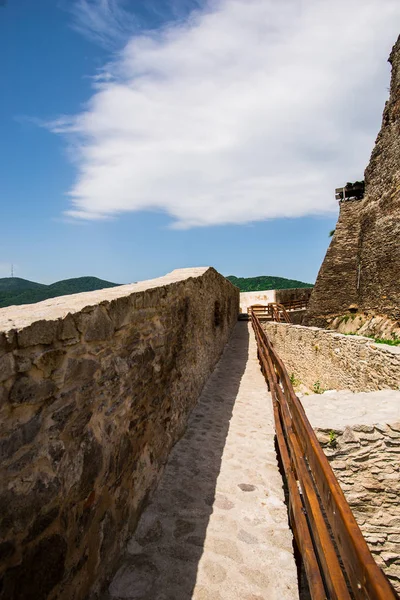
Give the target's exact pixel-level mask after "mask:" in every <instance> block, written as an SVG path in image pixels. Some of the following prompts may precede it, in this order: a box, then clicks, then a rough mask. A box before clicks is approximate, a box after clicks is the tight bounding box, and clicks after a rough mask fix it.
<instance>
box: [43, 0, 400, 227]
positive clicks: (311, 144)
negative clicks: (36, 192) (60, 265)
mask: <svg viewBox="0 0 400 600" xmlns="http://www.w3.org/2000/svg"><path fill="white" fill-rule="evenodd" d="M115 2H116V0H101V1H100V0H99V1H98V2H97V3H96V4H97V5H98V7H100V12H99V13H97V16H96V17H95V16H94V15H93V14H92V13H91V12H90V11H89V7H91V8H93V6H94V4H95V2H94V0H93V1H89V0H79V2H78V3H77V5H76V10H80V11H83V12H82V14H84V15H86V17H85V18H86V22H93V23H95V24H96V28H95V29H96V31H97V32H98V33H97V34H96V35H100V36H101V39H103V40H107V39H108V36H111V37H114V36H115V34H116V33H117V34H118V32H120V31H123V30H124V29H123V25H124V23H123V22H127V23H128V24H129V26H130V24H131V23H134V20H135V17H133V16H132V15H127V14H125V10H126V9H125V8H121V5H117V4H116V3H115ZM110 7H112V14H113V16H111V17H110V19H108V18H107V19H106V18H105V15H108V14H109V13H108V11H109V9H110ZM88 11H89V12H88ZM102 15H103V16H102ZM103 17H104V18H103ZM399 22H400V3H399V2H398V0H363V2H360V0H336V1H335V2H325V1H323V0H285V1H282V2H279V3H278V2H276V0H215V1H214V2H212V3H209V4H208V5H207V10H204V11H203V12H201V11H197V12H196V13H194V14H193V15H192V16H191V18H189V19H187V20H185V21H182V20H180V21H179V22H178V23H172V24H170V25H169V26H165V27H163V28H161V29H159V30H156V31H154V30H153V31H152V32H151V33H142V34H139V33H136V34H135V33H133V34H132V32H131V33H130V34H129V35H130V37H129V41H127V43H126V45H125V46H124V48H123V49H122V50H121V51H120V52H119V53H118V54H117V55H116V58H114V60H113V62H112V63H111V64H109V65H107V73H108V75H107V78H103V80H102V81H101V82H100V83H99V82H96V87H95V88H94V91H93V96H92V98H91V99H90V101H89V103H88V105H87V108H86V110H85V111H83V112H82V113H80V114H78V115H75V116H74V117H73V119H72V121H71V120H68V119H67V120H65V118H63V119H62V120H61V122H59V123H56V124H55V126H54V128H53V129H54V131H56V132H58V133H61V134H63V135H65V134H66V135H68V136H71V135H72V136H73V139H74V142H73V143H74V148H75V152H74V153H75V156H76V157H77V160H78V165H79V169H78V174H77V179H76V182H75V185H74V186H73V188H72V189H71V190H70V191H69V194H70V197H71V202H72V205H73V206H72V208H71V210H70V211H68V214H69V215H70V216H73V217H75V218H76V217H78V218H79V217H83V218H100V217H106V216H110V215H118V214H119V213H123V212H125V211H139V210H160V211H165V212H166V213H168V214H169V215H170V216H171V217H172V220H173V223H174V226H176V227H192V226H203V225H215V224H225V223H245V222H251V221H257V220H262V219H268V218H276V217H296V216H302V215H307V214H317V213H323V212H327V211H328V212H329V211H331V210H333V209H334V207H335V202H334V199H333V190H334V187H335V186H337V185H340V184H341V183H343V182H346V181H347V180H351V179H353V178H360V177H362V173H363V169H364V167H365V165H366V162H367V160H368V158H369V154H370V152H371V149H372V145H373V140H374V138H375V136H376V133H377V130H378V128H379V123H380V115H381V112H382V108H383V103H384V100H385V98H386V97H387V89H386V88H387V85H388V80H389V69H388V66H387V64H386V59H387V56H388V53H389V50H390V48H391V46H392V44H393V43H394V41H395V39H396V37H397V35H398V24H399ZM70 139H71V138H70Z"/></svg>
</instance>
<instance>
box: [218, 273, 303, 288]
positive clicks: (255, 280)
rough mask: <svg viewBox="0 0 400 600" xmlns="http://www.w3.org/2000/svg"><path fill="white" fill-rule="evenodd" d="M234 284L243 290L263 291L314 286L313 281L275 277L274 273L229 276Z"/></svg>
mask: <svg viewBox="0 0 400 600" xmlns="http://www.w3.org/2000/svg"><path fill="white" fill-rule="evenodd" d="M227 279H229V281H230V282H231V283H233V285H236V287H238V288H239V289H240V291H241V292H262V291H264V290H287V289H292V288H309V287H313V284H312V283H304V281H297V280H296V279H286V278H285V277H274V276H273V275H260V276H259V277H235V275H229V276H228V277H227Z"/></svg>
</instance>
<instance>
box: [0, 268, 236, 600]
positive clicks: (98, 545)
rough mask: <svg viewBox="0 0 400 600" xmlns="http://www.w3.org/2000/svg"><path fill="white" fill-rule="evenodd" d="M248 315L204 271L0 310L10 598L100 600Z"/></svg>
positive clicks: (2, 486) (1, 493) (2, 498)
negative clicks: (192, 414) (214, 371)
mask: <svg viewBox="0 0 400 600" xmlns="http://www.w3.org/2000/svg"><path fill="white" fill-rule="evenodd" d="M238 308H239V290H238V289H237V288H236V287H234V286H233V285H232V284H231V283H230V282H229V281H227V280H226V279H225V278H224V277H222V276H221V275H219V274H218V273H217V272H216V271H215V270H214V269H212V268H204V269H182V270H178V271H173V272H172V273H170V274H169V275H167V276H166V277H163V278H160V279H156V280H152V281H147V282H141V283H138V284H133V285H127V286H120V287H116V288H110V289H107V290H101V291H97V292H89V293H83V294H76V295H72V296H64V297H61V298H54V299H52V300H46V301H44V302H40V303H38V304H35V305H30V306H29V310H26V307H23V306H18V307H8V308H5V309H1V310H0V413H1V420H0V456H1V467H0V468H1V474H0V518H1V524H0V531H1V537H2V539H1V540H0V557H1V560H0V564H1V572H0V579H1V580H2V584H1V587H0V590H1V591H0V598H2V599H4V600H5V599H9V598H13V599H14V600H28V599H33V598H34V599H35V600H42V599H45V598H49V600H51V599H54V598H60V599H65V600H72V599H74V600H80V599H83V598H87V597H92V598H97V597H98V594H99V593H100V585H101V583H102V582H104V581H105V580H106V578H107V577H108V575H109V573H110V572H111V571H112V569H113V566H114V561H115V558H116V557H117V556H118V555H119V554H120V552H121V551H122V549H123V548H124V545H125V543H126V541H127V539H128V538H129V536H130V535H131V534H132V532H133V530H134V529H135V526H136V523H137V521H138V517H139V515H140V513H141V511H142V508H143V507H144V505H145V503H146V499H147V498H148V496H149V493H150V492H151V490H152V489H153V488H154V486H155V484H156V483H157V481H158V479H159V477H160V474H161V472H162V469H163V466H164V464H165V461H166V459H167V457H168V454H169V451H170V449H171V447H172V446H173V444H174V443H175V442H176V441H177V439H178V438H179V437H180V436H181V435H182V433H183V431H184V430H185V426H186V421H187V418H188V415H189V413H190V410H191V409H192V408H193V407H194V405H195V404H196V401H197V399H198V397H199V395H200V392H201V390H202V388H203V386H204V384H205V382H206V380H207V378H208V376H209V375H210V373H211V371H212V369H213V368H214V366H215V364H216V362H217V361H218V359H219V357H220V355H221V353H222V350H223V348H224V345H225V343H226V342H227V340H228V338H229V335H230V332H231V330H232V328H233V326H234V324H235V322H236V320H237V314H238ZM94 583H95V585H94Z"/></svg>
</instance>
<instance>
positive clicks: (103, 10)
mask: <svg viewBox="0 0 400 600" xmlns="http://www.w3.org/2000/svg"><path fill="white" fill-rule="evenodd" d="M69 10H70V12H71V14H72V17H73V20H72V26H73V27H74V29H76V31H78V32H79V33H82V34H83V35H85V36H86V37H88V38H89V39H91V40H92V41H94V42H97V43H100V44H101V45H102V46H105V47H107V48H115V47H118V46H119V45H120V44H121V43H123V42H124V41H126V40H127V39H128V38H129V35H131V34H132V32H134V31H135V30H137V28H138V22H137V19H136V18H135V16H134V14H133V13H131V12H129V11H127V10H125V8H124V7H123V5H122V4H121V2H120V0H75V1H74V2H71V3H69Z"/></svg>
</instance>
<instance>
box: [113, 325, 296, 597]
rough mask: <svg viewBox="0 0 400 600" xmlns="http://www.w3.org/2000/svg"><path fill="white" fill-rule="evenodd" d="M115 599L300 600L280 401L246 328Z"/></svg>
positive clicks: (173, 461) (198, 411)
mask: <svg viewBox="0 0 400 600" xmlns="http://www.w3.org/2000/svg"><path fill="white" fill-rule="evenodd" d="M106 598H108V599H110V600H111V599H112V600H117V599H118V600H122V599H130V600H192V599H193V600H236V599H237V600H292V599H293V600H294V599H297V598H298V591H297V574H296V567H295V562H294V558H293V551H292V535H291V532H290V530H289V528H288V524H287V509H286V505H285V504H284V496H283V489H282V479H281V476H280V473H279V471H278V465H277V459H276V453H275V447H274V425H273V413H272V406H271V399H270V396H269V393H268V390H267V387H266V384H265V381H264V379H263V376H262V374H261V371H260V368H259V363H258V360H257V350H256V343H255V339H254V335H253V332H252V330H251V327H250V326H249V324H248V323H246V322H239V323H238V324H237V326H236V328H235V331H234V332H233V335H232V337H231V339H230V342H229V344H228V345H227V347H226V349H225V352H224V355H223V357H222V358H221V360H220V362H219V364H218V366H217V368H216V369H215V371H214V373H213V375H212V376H211V378H210V380H209V382H208V383H207V385H206V387H205V389H204V391H203V393H202V396H201V398H200V400H199V402H198V404H197V406H196V408H195V409H194V410H193V412H192V414H191V417H190V421H189V424H188V428H187V431H186V433H185V435H184V437H183V438H182V439H181V440H180V441H179V442H178V443H177V444H176V446H175V447H174V449H173V451H172V453H171V455H170V458H169V460H168V464H167V466H166V469H165V471H164V474H163V476H162V478H161V481H160V484H159V486H158V488H157V490H156V492H155V493H154V495H153V497H152V501H151V503H150V504H149V506H148V507H147V509H146V510H145V512H144V513H143V515H142V517H141V520H140V522H139V525H138V528H137V530H136V533H135V536H134V537H133V539H132V540H131V541H130V543H129V544H128V548H127V552H126V555H125V556H124V557H123V559H122V560H121V567H120V568H119V570H118V571H117V573H116V575H115V577H114V579H113V581H112V583H111V585H110V587H109V591H108V594H107V595H106Z"/></svg>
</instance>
